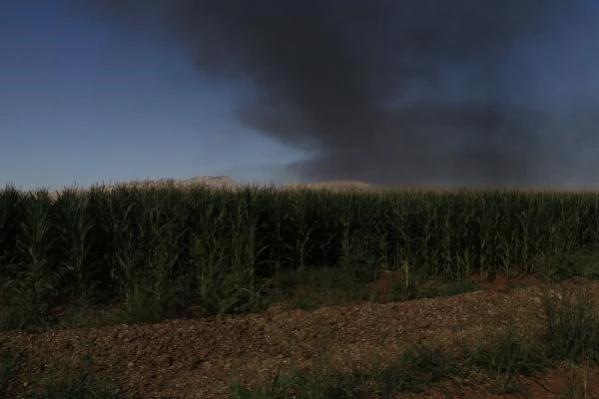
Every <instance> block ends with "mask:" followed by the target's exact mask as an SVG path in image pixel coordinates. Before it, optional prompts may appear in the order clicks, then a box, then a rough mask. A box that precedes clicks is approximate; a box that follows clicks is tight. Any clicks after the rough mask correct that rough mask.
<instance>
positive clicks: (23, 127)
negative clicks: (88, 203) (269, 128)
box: [0, 0, 599, 188]
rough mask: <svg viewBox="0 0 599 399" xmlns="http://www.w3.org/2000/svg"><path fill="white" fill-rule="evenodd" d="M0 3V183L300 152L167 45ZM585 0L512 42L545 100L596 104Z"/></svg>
mask: <svg viewBox="0 0 599 399" xmlns="http://www.w3.org/2000/svg"><path fill="white" fill-rule="evenodd" d="M6 3H7V4H6V5H3V6H2V8H0V49H1V51H0V185H4V184H6V183H9V182H12V183H14V184H16V185H17V186H21V187H23V188H33V187H39V186H43V187H52V188H60V187H63V186H68V185H72V184H74V183H77V184H78V185H83V186H87V185H90V184H93V183H95V182H102V181H110V180H112V181H115V180H119V181H123V180H131V179H136V178H139V179H146V178H151V179H158V178H164V177H174V178H189V177H193V176H196V175H221V174H226V175H230V176H232V177H233V178H235V179H238V180H253V181H260V182H268V181H270V180H272V179H274V180H277V181H280V180H285V179H293V178H294V177H293V176H289V175H285V174H284V173H282V171H283V170H284V165H285V164H286V163H287V162H291V161H294V160H298V159H300V158H301V157H302V156H303V155H304V154H301V153H300V152H299V151H296V150H293V149H290V148H287V147H283V146H282V145H279V144H277V143H275V142H273V141H272V140H270V139H268V138H265V137H263V136H261V135H260V134H258V133H256V132H252V131H248V129H247V128H246V127H244V126H241V125H240V124H239V123H238V122H237V121H236V120H235V117H234V114H233V112H232V107H233V105H234V102H233V101H231V100H232V97H233V96H232V91H231V90H227V88H226V87H223V86H217V85H214V84H210V82H208V81H206V80H205V79H202V76H201V75H199V74H198V72H197V70H196V69H194V67H193V64H192V62H190V60H189V59H188V58H187V57H188V56H187V54H186V53H185V52H184V51H180V49H178V48H177V47H176V46H174V45H173V44H172V43H166V42H164V43H160V42H159V41H156V40H148V38H147V37H145V36H144V35H143V34H132V33H131V32H127V31H126V30H123V29H121V28H119V27H117V26H110V25H108V24H105V23H102V22H100V21H95V20H93V19H90V18H86V17H85V16H83V15H82V14H81V13H78V12H77V10H75V9H74V8H73V7H72V6H71V5H70V3H71V1H70V0H19V1H16V0H15V1H8V2H6ZM588 5H589V8H588V10H586V11H587V12H586V13H584V15H581V17H580V20H579V25H578V28H577V27H575V28H573V29H571V30H570V31H569V33H568V35H566V36H564V37H561V38H559V39H556V40H555V41H554V42H552V43H550V44H548V45H546V46H545V47H539V48H535V49H534V51H533V49H527V48H526V47H524V48H521V49H520V51H531V53H532V54H534V55H535V57H533V58H534V59H533V61H534V62H535V63H538V65H544V66H545V67H544V68H543V71H544V74H543V76H542V77H541V82H542V84H543V85H544V87H543V90H541V91H540V92H539V93H540V95H541V96H542V97H543V99H544V100H545V101H548V102H549V103H553V104H555V105H558V106H564V105H565V106H568V107H572V108H575V107H576V106H577V105H578V104H580V102H581V101H583V100H589V99H590V100H592V103H593V104H595V105H596V104H597V102H596V100H597V98H598V96H597V94H595V93H599V79H597V78H596V77H595V75H596V74H597V72H596V71H598V70H599V41H597V40H596V37H599V24H597V23H596V22H597V15H598V13H597V9H598V8H599V1H589V3H588ZM589 33H595V34H596V35H593V34H591V35H590V34H589ZM556 49H557V50H559V51H556ZM556 54H559V56H556ZM515 67H517V66H515ZM516 89H517V88H516ZM590 153H591V155H593V154H594V152H593V151H590ZM591 155H590V156H591Z"/></svg>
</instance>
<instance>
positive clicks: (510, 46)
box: [83, 0, 586, 185]
mask: <svg viewBox="0 0 599 399" xmlns="http://www.w3.org/2000/svg"><path fill="white" fill-rule="evenodd" d="M83 1H87V5H91V6H92V8H93V9H94V10H95V11H98V12H104V13H106V14H105V15H108V16H110V17H111V18H116V19H120V20H121V21H122V22H125V23H126V24H128V25H131V26H142V25H144V24H146V27H150V28H151V29H154V32H159V33H160V32H162V33H167V34H170V35H172V36H173V37H174V38H176V39H177V40H179V43H181V44H183V45H184V47H185V48H186V49H187V50H189V51H190V52H191V55H192V56H193V59H194V60H195V62H196V63H197V66H198V69H199V71H200V72H202V73H203V74H204V75H205V76H207V77H209V78H211V79H218V80H220V81H223V82H225V83H227V84H237V85H239V87H240V88H241V87H243V88H244V90H243V91H242V90H240V92H243V96H241V97H240V102H239V104H238V117H239V118H240V120H241V121H243V122H244V123H245V124H246V125H247V126H248V127H251V128H252V129H256V130H258V131H259V132H261V133H262V134H265V135H268V136H270V137H272V138H274V139H276V140H278V141H279V142H282V143H284V144H287V145H290V146H293V147H296V148H301V149H304V150H306V151H307V152H308V153H309V154H310V157H309V158H308V159H307V160H305V161H302V162H298V163H295V164H293V165H290V167H291V168H293V170H295V171H296V172H298V173H299V174H300V175H301V176H302V177H303V179H306V180H314V179H360V180H366V181H369V182H371V183H379V184H393V185H399V184H405V185H418V184H459V185H468V184H477V185H556V184H561V181H560V179H563V176H562V177H560V178H557V177H556V176H557V175H556V173H557V172H558V171H559V170H562V169H564V168H566V167H568V166H569V167H570V171H571V173H574V172H576V167H573V166H572V165H571V164H568V162H570V163H571V162H572V161H571V160H572V159H574V156H575V154H576V151H577V149H578V148H577V146H576V145H574V146H573V145H570V146H567V145H564V143H562V142H561V141H560V137H561V136H559V135H553V136H551V137H549V136H548V135H547V134H546V133H545V132H544V130H543V126H545V125H546V124H547V121H546V115H545V113H546V111H544V110H543V109H542V108H540V107H539V105H538V104H537V102H536V101H537V100H536V97H535V93H536V91H537V89H538V87H536V82H535V76H537V74H538V72H539V71H537V70H535V69H534V67H531V66H530V65H529V64H527V63H526V59H525V58H526V57H522V56H521V54H520V56H518V52H517V51H516V50H517V48H518V46H523V45H524V44H526V43H528V45H530V46H534V45H535V43H540V42H542V41H547V40H551V38H552V37H555V36H556V35H558V33H559V32H560V29H563V28H564V27H567V26H568V23H569V21H570V20H571V19H572V18H571V17H572V15H574V14H575V12H574V10H575V9H576V7H577V5H580V4H582V0H568V1H566V0H501V1H499V0H498V1H494V0H487V1H481V0H298V1H295V0H139V1H136V0H83ZM518 57H520V58H518ZM510 63H511V64H510ZM509 65H512V68H511V69H510V68H508V66H509ZM513 65H516V66H517V67H516V68H514V67H513ZM514 88H515V90H514ZM585 134H586V133H585ZM556 179H557V180H556Z"/></svg>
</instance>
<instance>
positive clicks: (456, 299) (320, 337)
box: [0, 281, 599, 399]
mask: <svg viewBox="0 0 599 399" xmlns="http://www.w3.org/2000/svg"><path fill="white" fill-rule="evenodd" d="M530 283H531V282H530V281H528V282H527V281H524V283H523V284H521V286H519V287H517V288H512V289H507V288H506V289H503V288H501V287H498V286H492V285H490V286H488V287H485V290H483V291H478V292H473V293H467V294H462V295H457V296H453V297H446V298H433V299H420V300H414V301H407V302H399V303H387V304H376V303H361V304H358V305H353V306H338V307H326V308H320V309H317V310H313V311H304V310H292V311H286V310H284V308H283V306H273V307H271V308H270V309H269V310H268V311H267V312H265V313H262V314H250V315H234V316H220V317H212V318H206V319H194V320H191V319H189V320H167V321H165V322H162V323H159V324H145V325H116V326H107V327H101V328H80V329H69V330H54V331H48V332H43V333H24V332H14V331H13V332H7V333H0V342H2V341H4V342H5V343H6V344H8V345H9V347H11V348H20V349H24V350H25V352H24V362H25V363H24V364H26V367H23V368H22V370H21V371H22V373H21V374H22V375H20V377H19V378H20V381H19V384H18V387H19V391H22V392H19V395H21V394H26V393H27V392H28V391H30V390H31V387H33V386H35V384H34V382H35V381H38V380H39V378H43V376H44V375H51V373H52V372H53V371H56V370H51V367H52V366H51V365H54V367H59V366H56V365H62V366H60V370H61V372H62V373H71V372H74V371H76V370H78V369H79V368H80V367H81V365H82V359H83V358H84V355H91V356H92V357H93V359H94V362H93V365H92V366H91V367H92V368H91V370H92V371H93V373H94V374H97V375H98V376H100V377H103V378H106V379H108V380H110V381H113V382H114V383H115V384H116V385H117V386H119V387H120V388H121V390H122V392H123V393H124V394H125V397H127V398H148V399H150V398H173V399H175V398H177V399H178V398H181V399H183V398H185V399H188V398H189V399H191V398H204V399H212V398H227V397H229V395H230V386H231V381H232V377H233V376H239V377H240V378H241V382H243V383H246V384H250V385H251V384H252V383H255V382H258V381H261V380H263V379H264V378H265V377H267V376H268V375H271V374H272V373H274V372H276V371H277V370H278V369H280V368H283V369H284V368H285V367H288V366H291V365H297V366H299V367H300V368H302V369H308V370H310V369H316V368H319V367H321V366H322V365H323V364H324V362H325V361H326V362H327V364H329V365H330V366H332V367H333V368H339V369H347V368H358V369H360V368H363V367H370V366H372V365H373V364H375V363H377V362H378V363H380V364H384V362H385V361H386V360H389V359H391V358H393V357H394V356H396V354H397V353H398V352H399V351H401V350H402V348H405V347H406V345H407V344H408V343H410V342H411V343H414V342H420V341H427V340H435V341H437V342H439V343H441V344H442V345H453V344H454V343H455V342H456V339H460V340H464V341H466V342H467V341H469V340H476V341H478V340H480V339H482V338H483V337H484V334H485V333H488V332H491V333H492V332H493V331H495V330H497V328H499V327H501V326H505V325H507V323H508V320H510V318H511V319H512V320H513V321H515V322H516V325H518V326H525V325H530V323H535V322H540V321H541V320H542V319H541V318H542V308H541V300H540V295H541V287H540V286H539V285H538V284H530ZM580 284H582V283H580ZM584 284H585V286H588V287H589V289H590V290H591V291H592V293H593V295H598V294H599V283H593V282H588V283H584ZM325 358H326V359H325ZM569 372H570V371H569V370H554V371H552V372H551V373H547V374H546V375H544V376H539V377H537V378H534V379H532V378H531V379H527V380H524V381H522V384H523V385H524V386H526V387H527V388H528V390H529V391H530V393H531V394H532V396H527V397H534V398H553V397H555V398H558V397H560V396H559V394H561V393H562V392H563V391H564V389H565V387H566V385H567V377H568V375H569V374H568V373H569ZM587 381H589V392H587V396H586V397H588V398H590V397H599V375H597V374H596V373H595V372H591V371H589V375H588V378H587ZM592 389H595V391H596V392H595V393H594V395H595V396H593V391H592ZM16 394H17V393H16V392H15V395H16ZM445 395H446V394H444V393H443V392H442V391H440V390H431V391H429V392H427V393H426V394H424V395H405V396H398V398H400V397H405V398H411V397H414V398H425V397H430V398H436V397H438V398H443V397H447V396H445ZM14 397H17V396H14ZM460 397H465V398H481V397H500V396H493V395H491V394H489V393H488V392H485V391H484V390H482V389H469V390H464V391H463V392H462V395H461V396H460ZM501 397H509V396H501ZM514 397H517V396H514ZM581 397H582V396H581Z"/></svg>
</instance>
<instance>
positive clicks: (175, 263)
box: [0, 186, 599, 317]
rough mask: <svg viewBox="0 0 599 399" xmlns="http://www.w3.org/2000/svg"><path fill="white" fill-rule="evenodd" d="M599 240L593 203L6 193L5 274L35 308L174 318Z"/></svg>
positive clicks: (437, 273)
mask: <svg viewBox="0 0 599 399" xmlns="http://www.w3.org/2000/svg"><path fill="white" fill-rule="evenodd" d="M598 241H599V194H595V193H555V192H534V193H533V192H522V191H459V192H425V191H422V192H416V191H392V190H387V191H382V190H381V191H365V192H356V191H353V192H333V191H326V190H319V191H314V190H277V189H274V188H257V187H251V188H245V189H240V190H236V191H227V190H215V189H208V188H203V187H186V188H176V187H173V186H167V187H150V186H145V187H144V186H141V187H125V186H122V187H119V188H117V189H111V190H108V189H106V188H104V187H96V188H94V189H92V190H89V191H86V192H83V191H77V190H66V191H64V192H62V193H60V194H59V195H58V196H57V198H51V196H49V195H48V193H47V192H43V191H40V192H36V193H33V194H26V193H23V192H20V191H18V190H16V189H14V188H13V187H6V188H5V189H4V190H1V191H0V277H2V278H3V279H4V280H5V281H6V280H9V281H19V282H20V283H19V284H20V285H19V289H20V290H28V291H29V292H30V294H31V295H30V297H31V298H32V300H35V301H38V302H39V301H43V300H47V299H48V297H51V296H57V295H58V296H63V297H64V296H67V297H71V298H77V299H79V300H82V299H86V298H90V297H94V298H99V297H101V298H104V299H106V298H112V299H118V300H121V301H123V303H125V304H126V307H127V309H129V310H130V311H135V310H136V309H137V310H143V309H149V313H150V314H156V313H168V312H170V311H172V310H173V309H171V308H172V307H173V301H175V302H176V300H179V301H181V302H189V301H194V302H196V303H199V304H200V305H201V307H202V308H203V309H204V311H205V312H207V313H219V312H236V311H246V310H248V309H252V308H256V307H260V306H261V304H260V295H259V292H260V287H259V284H258V280H257V279H258V278H260V277H268V276H272V275H273V274H276V273H280V272H284V271H289V270H297V271H298V272H300V274H301V272H302V271H304V270H307V269H309V268H313V267H320V266H327V267H330V268H338V269H344V270H346V271H351V272H352V273H354V274H355V277H356V279H359V280H364V281H370V280H372V279H373V278H374V277H375V276H376V274H377V272H378V271H380V270H381V269H396V270H401V271H402V272H403V273H404V274H405V277H406V279H405V280H406V284H409V281H410V278H411V277H412V276H415V275H417V276H431V277H432V276H434V277H442V278H450V279H454V280H461V279H463V278H464V277H466V276H469V275H471V274H473V273H478V274H480V275H481V276H488V275H492V274H493V273H497V272H508V271H510V270H511V269H512V268H514V267H518V268H519V269H521V270H523V271H527V272H530V271H534V270H535V267H536V266H535V265H536V264H537V263H536V262H535V260H536V259H538V258H539V257H546V256H556V255H560V254H564V253H567V252H569V251H573V250H577V249H581V248H586V247H592V246H596V245H597V243H598ZM86 300H87V299H86ZM180 305H182V304H176V306H175V307H178V306H180ZM148 317H149V316H148Z"/></svg>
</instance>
